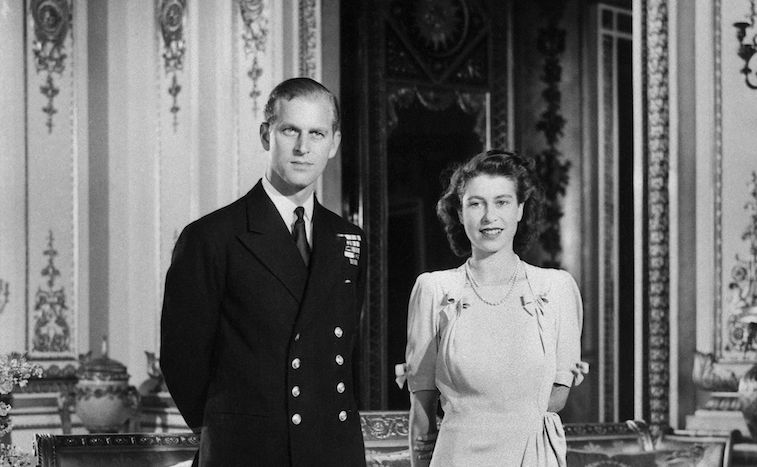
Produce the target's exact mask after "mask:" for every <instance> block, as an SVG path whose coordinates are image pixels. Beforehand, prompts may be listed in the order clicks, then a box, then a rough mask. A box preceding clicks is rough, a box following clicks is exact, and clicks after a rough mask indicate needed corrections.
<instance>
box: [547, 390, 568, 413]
mask: <svg viewBox="0 0 757 467" xmlns="http://www.w3.org/2000/svg"><path fill="white" fill-rule="evenodd" d="M568 394H570V388H569V387H568V386H563V385H562V384H553V385H552V392H551V393H550V395H549V405H547V412H559V411H561V410H562V409H563V407H565V403H566V402H568Z"/></svg>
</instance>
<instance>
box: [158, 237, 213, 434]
mask: <svg viewBox="0 0 757 467" xmlns="http://www.w3.org/2000/svg"><path fill="white" fill-rule="evenodd" d="M217 249H218V247H217V246H216V245H215V244H214V243H213V242H212V236H211V235H207V234H206V235H202V232H201V231H199V230H198V229H196V228H195V225H190V226H188V227H187V228H185V229H184V231H183V232H182V233H181V235H180V236H179V239H178V241H177V242H176V246H175V247H174V252H173V257H172V259H171V266H170V267H169V269H168V273H167V274H166V284H165V295H164V299H163V312H162V316H161V326H160V328H161V329H160V330H161V333H160V336H161V350H160V366H161V370H162V372H163V375H164V377H165V380H166V384H167V386H168V389H169V391H170V393H171V396H172V397H173V399H174V401H175V402H176V406H177V408H178V409H179V411H180V412H181V414H182V416H183V417H184V419H185V420H186V422H187V424H188V425H189V427H190V428H193V429H194V428H198V427H201V426H202V425H203V413H204V410H205V400H206V396H207V391H208V385H209V382H210V378H211V375H212V371H213V364H212V360H211V358H212V356H213V344H214V337H215V334H216V329H217V327H218V318H219V313H220V303H221V298H220V292H221V290H222V278H221V271H223V268H222V264H220V262H221V255H219V254H218V252H217V251H216V250H217Z"/></svg>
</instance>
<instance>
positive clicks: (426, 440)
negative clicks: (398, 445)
mask: <svg viewBox="0 0 757 467" xmlns="http://www.w3.org/2000/svg"><path fill="white" fill-rule="evenodd" d="M437 435H438V433H428V434H425V435H419V436H416V437H415V439H414V440H413V452H412V457H415V458H416V459H418V460H424V461H426V460H428V461H430V460H431V455H432V454H433V453H434V446H436V436H437Z"/></svg>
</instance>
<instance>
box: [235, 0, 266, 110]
mask: <svg viewBox="0 0 757 467" xmlns="http://www.w3.org/2000/svg"><path fill="white" fill-rule="evenodd" d="M238 2H239V9H240V11H241V14H242V22H243V23H244V31H243V32H242V41H243V42H244V54H245V57H246V58H247V60H248V61H251V62H250V68H249V70H248V71H247V77H248V78H250V81H252V89H251V90H250V99H252V112H253V114H255V115H257V113H258V108H259V105H258V99H259V98H260V94H261V91H260V87H259V83H258V80H259V79H260V76H261V75H262V74H263V66H262V64H261V63H262V61H263V59H264V55H265V49H266V43H267V39H268V15H267V11H268V8H266V2H265V0H238Z"/></svg>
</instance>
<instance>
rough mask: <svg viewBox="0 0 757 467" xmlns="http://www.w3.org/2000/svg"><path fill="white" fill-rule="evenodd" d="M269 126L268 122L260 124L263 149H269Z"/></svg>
mask: <svg viewBox="0 0 757 467" xmlns="http://www.w3.org/2000/svg"><path fill="white" fill-rule="evenodd" d="M270 128H271V125H270V124H269V123H268V122H263V123H261V124H260V142H261V143H262V144H263V149H265V150H266V151H268V150H269V149H271V133H270V132H269V131H268V130H270Z"/></svg>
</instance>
